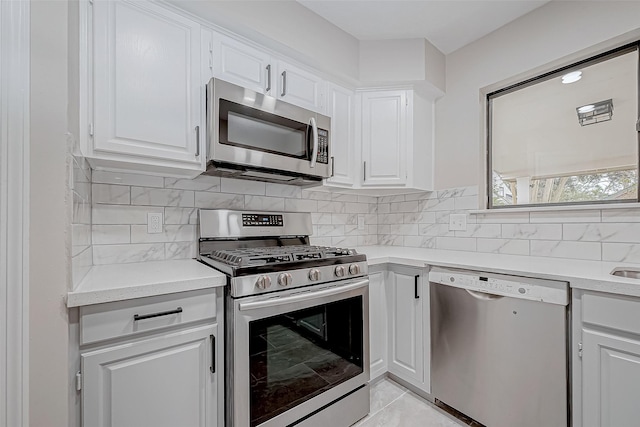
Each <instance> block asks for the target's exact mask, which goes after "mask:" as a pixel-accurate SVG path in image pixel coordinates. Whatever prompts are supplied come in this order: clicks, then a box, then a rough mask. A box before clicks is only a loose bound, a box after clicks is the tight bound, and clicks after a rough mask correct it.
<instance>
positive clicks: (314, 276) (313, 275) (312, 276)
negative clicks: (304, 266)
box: [309, 268, 320, 282]
mask: <svg viewBox="0 0 640 427" xmlns="http://www.w3.org/2000/svg"><path fill="white" fill-rule="evenodd" d="M309 280H312V281H314V282H315V281H316V280H320V270H318V269H317V268H312V269H311V271H309Z"/></svg>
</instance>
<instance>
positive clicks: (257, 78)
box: [213, 33, 274, 94]
mask: <svg viewBox="0 0 640 427" xmlns="http://www.w3.org/2000/svg"><path fill="white" fill-rule="evenodd" d="M213 57H214V60H213V63H214V68H213V73H214V75H215V76H216V77H217V78H219V79H221V80H225V81H228V82H230V83H234V84H237V85H238V86H242V87H245V88H247V89H251V90H253V91H256V92H259V93H265V94H271V92H272V83H271V82H272V80H273V73H274V70H273V66H272V65H271V55H270V54H268V53H266V52H264V51H262V50H259V49H256V48H254V47H252V46H249V45H247V44H245V43H242V42H240V41H238V40H235V39H232V38H231V37H228V36H225V35H223V34H219V33H215V34H214V53H213Z"/></svg>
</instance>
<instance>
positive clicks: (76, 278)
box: [71, 246, 93, 290]
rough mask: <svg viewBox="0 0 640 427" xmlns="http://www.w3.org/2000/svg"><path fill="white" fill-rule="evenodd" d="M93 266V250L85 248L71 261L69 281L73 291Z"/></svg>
mask: <svg viewBox="0 0 640 427" xmlns="http://www.w3.org/2000/svg"><path fill="white" fill-rule="evenodd" d="M92 266H93V248H92V247H91V246H89V247H87V248H86V249H85V250H84V251H82V252H80V253H79V254H77V255H76V256H74V257H73V258H72V259H71V280H72V286H73V289H74V290H75V289H76V288H77V286H78V284H80V281H81V280H82V279H83V278H84V276H86V275H87V273H88V272H89V270H90V269H91V267H92Z"/></svg>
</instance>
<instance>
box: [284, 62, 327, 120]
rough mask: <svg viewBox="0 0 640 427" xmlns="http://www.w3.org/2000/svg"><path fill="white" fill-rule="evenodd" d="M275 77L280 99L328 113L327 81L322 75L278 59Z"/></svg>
mask: <svg viewBox="0 0 640 427" xmlns="http://www.w3.org/2000/svg"><path fill="white" fill-rule="evenodd" d="M275 78H276V79H277V81H278V84H277V85H276V86H277V88H278V92H277V93H276V94H275V96H277V97H278V98H279V99H281V100H283V101H286V102H289V103H291V104H294V105H297V106H299V107H302V108H306V109H308V110H312V111H317V112H319V113H321V114H324V113H326V102H325V96H326V82H325V81H324V80H322V79H321V78H320V77H318V76H316V75H314V74H311V73H309V72H308V71H305V70H302V69H300V68H298V67H295V66H293V65H291V64H287V63H286V62H283V61H278V72H277V76H275Z"/></svg>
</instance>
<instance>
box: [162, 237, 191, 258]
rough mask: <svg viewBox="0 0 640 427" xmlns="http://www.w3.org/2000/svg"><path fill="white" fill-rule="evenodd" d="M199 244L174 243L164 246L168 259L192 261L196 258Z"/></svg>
mask: <svg viewBox="0 0 640 427" xmlns="http://www.w3.org/2000/svg"><path fill="white" fill-rule="evenodd" d="M197 250H198V249H197V243H196V242H195V241H193V242H173V243H165V244H164V252H165V258H166V259H191V258H195V257H196V252H197Z"/></svg>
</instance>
